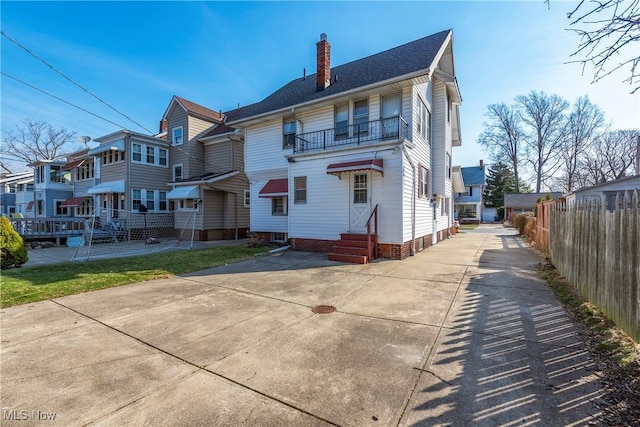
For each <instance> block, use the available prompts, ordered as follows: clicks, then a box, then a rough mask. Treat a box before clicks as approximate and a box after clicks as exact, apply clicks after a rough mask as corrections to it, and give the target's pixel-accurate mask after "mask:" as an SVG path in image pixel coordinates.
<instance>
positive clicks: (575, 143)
mask: <svg viewBox="0 0 640 427" xmlns="http://www.w3.org/2000/svg"><path fill="white" fill-rule="evenodd" d="M603 125H604V113H603V112H602V110H601V109H600V108H599V107H598V106H597V105H595V104H593V103H591V101H589V97H588V96H586V95H585V96H581V97H579V98H578V99H577V100H576V102H575V103H574V104H573V108H572V110H571V113H569V117H567V123H566V131H567V134H566V137H565V140H564V146H563V149H562V151H561V155H562V160H563V176H562V177H561V180H560V182H561V183H562V186H563V187H564V190H565V191H566V192H571V191H573V190H574V189H575V188H577V187H576V184H577V182H576V181H577V176H578V168H579V166H580V164H581V163H583V159H584V158H585V157H586V156H588V154H587V152H588V151H589V148H590V147H591V145H592V144H593V141H594V139H595V138H596V136H597V134H598V132H599V130H600V129H601V128H602V126H603Z"/></svg>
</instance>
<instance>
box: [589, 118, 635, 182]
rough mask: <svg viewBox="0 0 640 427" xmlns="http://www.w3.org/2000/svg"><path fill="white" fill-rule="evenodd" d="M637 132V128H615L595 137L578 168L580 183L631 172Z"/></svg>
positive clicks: (610, 178)
mask: <svg viewBox="0 0 640 427" xmlns="http://www.w3.org/2000/svg"><path fill="white" fill-rule="evenodd" d="M639 133H640V131H639V130H615V131H610V132H605V133H603V134H601V135H600V136H599V137H598V138H596V139H595V140H594V144H593V147H592V149H591V150H589V152H588V155H587V156H586V157H585V159H584V160H583V163H582V166H581V168H580V174H579V175H580V176H579V177H578V180H579V181H580V183H581V184H583V185H586V186H588V185H594V184H599V183H602V182H606V181H611V180H614V179H618V178H622V177H623V176H625V175H629V174H633V173H634V169H635V164H636V161H637V150H638V142H637V138H638V136H637V135H638V134H639Z"/></svg>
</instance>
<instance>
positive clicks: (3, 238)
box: [0, 217, 29, 270]
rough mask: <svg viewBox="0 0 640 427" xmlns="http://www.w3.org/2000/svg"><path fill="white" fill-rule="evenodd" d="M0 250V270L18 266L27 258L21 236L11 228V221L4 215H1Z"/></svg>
mask: <svg viewBox="0 0 640 427" xmlns="http://www.w3.org/2000/svg"><path fill="white" fill-rule="evenodd" d="M0 252H1V253H0V255H1V257H2V261H1V263H0V264H1V265H0V268H2V270H5V269H7V268H11V267H20V266H21V265H22V264H24V263H25V262H27V260H28V259H29V257H28V256H27V248H25V247H24V241H23V240H22V237H20V235H19V234H18V232H17V231H16V230H14V229H13V226H12V225H11V221H9V219H8V218H5V217H2V223H1V224H0Z"/></svg>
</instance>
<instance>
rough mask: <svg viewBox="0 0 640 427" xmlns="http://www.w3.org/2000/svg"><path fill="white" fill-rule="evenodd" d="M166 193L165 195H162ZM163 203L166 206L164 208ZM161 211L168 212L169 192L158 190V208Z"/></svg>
mask: <svg viewBox="0 0 640 427" xmlns="http://www.w3.org/2000/svg"><path fill="white" fill-rule="evenodd" d="M163 194H164V197H162V195H163ZM162 203H164V208H162ZM156 210H158V211H160V212H166V211H168V210H169V201H168V200H167V192H166V191H160V190H158V209H156Z"/></svg>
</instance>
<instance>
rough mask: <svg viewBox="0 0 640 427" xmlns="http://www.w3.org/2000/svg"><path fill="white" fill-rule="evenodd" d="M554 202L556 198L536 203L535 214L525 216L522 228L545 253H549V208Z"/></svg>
mask: <svg viewBox="0 0 640 427" xmlns="http://www.w3.org/2000/svg"><path fill="white" fill-rule="evenodd" d="M555 203H556V200H547V201H546V202H541V203H538V205H537V206H536V216H535V217H530V218H527V225H526V226H525V228H524V231H525V234H526V235H527V237H528V238H529V239H530V240H531V241H533V242H534V243H535V245H536V247H537V248H538V249H539V250H541V251H542V252H544V253H545V254H547V255H548V254H549V222H550V216H551V209H552V207H553V206H554V205H555Z"/></svg>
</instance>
